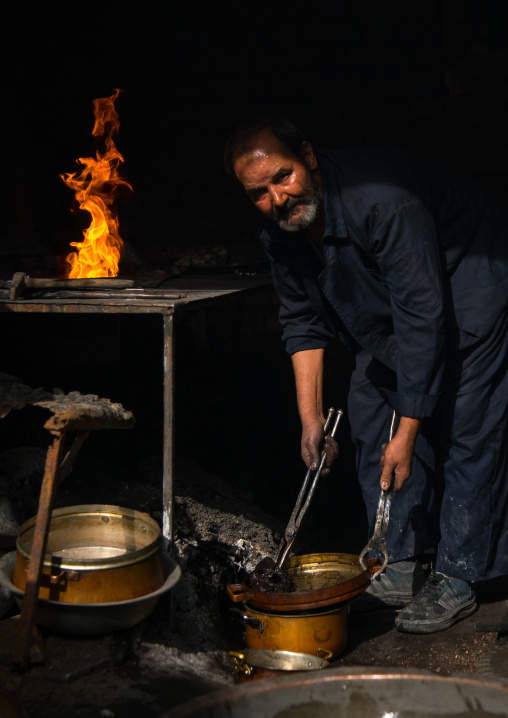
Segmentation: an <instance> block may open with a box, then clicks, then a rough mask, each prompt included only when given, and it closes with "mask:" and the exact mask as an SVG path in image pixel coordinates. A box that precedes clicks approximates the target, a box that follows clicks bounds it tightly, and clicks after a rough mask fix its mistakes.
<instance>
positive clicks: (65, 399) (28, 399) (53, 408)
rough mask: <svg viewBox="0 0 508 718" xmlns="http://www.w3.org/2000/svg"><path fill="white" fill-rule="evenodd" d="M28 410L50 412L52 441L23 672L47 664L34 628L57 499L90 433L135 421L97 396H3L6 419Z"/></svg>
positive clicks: (22, 627)
mask: <svg viewBox="0 0 508 718" xmlns="http://www.w3.org/2000/svg"><path fill="white" fill-rule="evenodd" d="M26 404H32V405H33V406H40V407H42V408H45V409H48V410H49V411H50V412H51V413H52V416H51V417H50V418H49V419H48V420H47V421H46V423H45V424H44V428H45V429H47V430H48V431H49V432H50V434H51V435H52V436H53V441H52V443H51V444H50V446H49V448H48V451H47V454H46V464H45V467H44V477H43V480H42V485H41V490H40V495H39V507H38V510H37V517H36V522H35V529H34V537H33V542H32V547H31V551H30V559H29V561H28V566H27V577H26V586H25V592H24V596H23V602H22V606H21V615H20V618H19V626H18V635H17V640H16V645H15V646H14V649H13V653H12V657H13V660H14V662H15V663H16V664H17V665H19V666H20V667H21V668H26V667H27V666H28V665H29V663H31V662H32V663H41V662H42V661H43V660H44V649H43V642H42V636H41V634H40V631H39V629H38V628H37V627H36V626H35V623H34V619H35V613H36V609H37V600H38V594H39V586H40V581H41V574H42V568H43V563H44V555H45V552H46V545H47V541H48V534H49V525H50V521H51V512H52V508H53V501H54V497H55V493H56V491H57V489H58V487H59V485H60V483H61V482H62V480H63V479H64V478H65V476H66V475H67V474H68V473H69V472H70V470H71V468H72V462H73V460H74V458H75V457H76V455H77V453H78V451H79V449H80V448H81V446H82V445H83V442H84V441H85V440H86V438H87V437H88V435H89V434H90V431H92V430H94V429H130V428H131V427H132V426H133V425H134V415H133V414H132V413H131V412H128V411H126V410H125V409H124V408H123V407H122V406H121V405H120V404H112V403H111V402H110V401H109V399H99V397H97V396H93V395H86V396H82V395H80V394H78V393H77V392H75V393H73V394H72V395H69V396H62V395H59V396H57V397H55V396H53V395H51V394H49V393H48V392H41V390H32V389H30V387H27V386H25V385H24V384H20V383H11V384H10V385H9V386H7V387H4V388H3V391H1V392H0V409H1V410H2V414H1V415H2V416H5V415H6V413H8V412H9V411H10V410H11V409H22V408H23V407H24V406H25V405H26ZM68 431H75V432H77V434H76V436H75V437H74V440H73V443H72V444H71V446H70V448H69V450H68V452H67V454H66V455H65V456H64V458H63V460H62V454H63V448H64V441H65V438H66V435H67V432H68Z"/></svg>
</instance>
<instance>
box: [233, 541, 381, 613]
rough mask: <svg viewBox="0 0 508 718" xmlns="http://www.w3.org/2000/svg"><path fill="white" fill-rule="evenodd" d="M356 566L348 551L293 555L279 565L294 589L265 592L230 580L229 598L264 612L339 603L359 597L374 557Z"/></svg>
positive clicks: (372, 569) (376, 564)
mask: <svg viewBox="0 0 508 718" xmlns="http://www.w3.org/2000/svg"><path fill="white" fill-rule="evenodd" d="M366 565H367V568H366V569H363V568H362V567H361V566H360V563H359V559H358V556H354V555H352V554H348V553H314V554H307V555H304V556H293V557H292V558H290V559H289V560H288V561H285V563H284V565H283V568H284V569H285V570H286V571H287V574H288V578H289V579H290V580H291V581H292V583H294V584H295V586H296V590H295V591H291V592H288V593H269V592H264V591H259V590H256V589H253V588H251V587H250V586H249V585H248V583H245V582H244V583H231V584H229V585H228V587H227V592H228V595H229V597H230V598H231V600H232V601H234V602H235V603H239V602H245V601H247V602H248V604H249V606H251V607H252V608H257V609H260V610H265V611H303V610H307V609H316V608H321V607H324V606H332V605H334V604H336V603H343V602H345V601H350V600H351V599H353V598H355V597H356V596H359V595H360V594H361V593H363V591H365V589H366V588H367V586H368V585H369V584H370V582H371V579H372V576H373V575H374V574H375V573H376V569H377V568H379V561H378V560H377V559H369V560H367V561H366Z"/></svg>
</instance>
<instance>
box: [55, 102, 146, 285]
mask: <svg viewBox="0 0 508 718" xmlns="http://www.w3.org/2000/svg"><path fill="white" fill-rule="evenodd" d="M119 94H120V90H117V89H115V91H114V93H113V94H112V95H111V97H103V98H100V99H97V100H94V101H93V104H94V116H95V124H94V128H93V130H92V135H93V136H94V137H97V138H103V140H102V145H103V148H104V151H103V152H102V153H101V152H100V151H99V150H97V152H96V155H95V158H94V157H80V158H79V159H77V160H76V162H78V163H79V164H81V165H83V169H82V170H81V171H80V172H74V173H72V174H71V173H69V174H62V175H60V177H61V178H62V179H63V181H64V182H65V184H66V185H67V186H68V187H70V188H71V189H72V190H74V191H75V193H76V201H77V202H78V204H79V208H80V209H84V210H86V211H87V212H89V213H90V214H91V216H92V221H91V224H90V226H89V227H88V229H86V230H85V231H84V233H83V234H84V239H83V241H82V242H71V246H73V247H77V252H76V251H73V252H71V253H70V254H68V255H67V256H66V258H65V261H66V265H67V266H66V270H67V277H69V278H70V279H78V278H82V277H116V276H117V275H118V271H119V270H118V263H119V261H120V255H121V251H122V247H123V242H122V238H121V237H120V234H119V233H118V217H117V213H116V209H115V205H114V201H115V198H116V196H117V194H118V189H119V188H120V187H122V186H123V187H128V188H129V189H130V190H132V186H131V185H130V184H129V183H128V182H127V181H126V180H124V179H122V178H121V176H120V173H119V167H120V165H121V164H122V163H123V162H124V158H123V157H122V155H121V154H120V152H119V151H118V150H117V148H116V146H115V143H114V142H113V137H112V136H113V135H114V134H117V133H118V128H119V127H120V122H119V120H118V113H117V112H116V110H115V101H116V99H117V97H118V95H119Z"/></svg>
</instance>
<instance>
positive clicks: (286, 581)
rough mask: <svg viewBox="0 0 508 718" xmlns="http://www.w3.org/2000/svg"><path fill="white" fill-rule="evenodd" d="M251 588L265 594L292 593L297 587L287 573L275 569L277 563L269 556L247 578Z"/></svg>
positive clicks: (246, 581)
mask: <svg viewBox="0 0 508 718" xmlns="http://www.w3.org/2000/svg"><path fill="white" fill-rule="evenodd" d="M245 583H246V584H247V585H248V586H249V588H252V589H254V590H255V591H262V592H263V593H291V592H293V591H296V586H295V584H294V583H293V581H291V579H290V578H289V576H288V574H287V571H283V570H282V569H280V568H275V561H274V560H273V559H272V558H269V557H268V556H267V557H266V558H263V559H261V561H260V562H259V563H258V565H257V566H256V568H255V569H254V571H252V572H251V573H250V574H249V575H248V576H247V578H246V580H245Z"/></svg>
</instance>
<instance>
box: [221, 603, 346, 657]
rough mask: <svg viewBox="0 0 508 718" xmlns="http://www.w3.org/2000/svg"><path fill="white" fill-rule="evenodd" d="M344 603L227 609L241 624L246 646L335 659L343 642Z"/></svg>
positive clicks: (344, 642)
mask: <svg viewBox="0 0 508 718" xmlns="http://www.w3.org/2000/svg"><path fill="white" fill-rule="evenodd" d="M348 609H349V606H348V605H344V604H341V605H339V606H335V607H334V608H333V609H332V610H330V609H325V610H323V609H318V610H314V611H304V612H298V613H297V612H294V611H293V612H291V613H280V612H268V611H259V610H258V609H254V608H252V607H251V606H249V605H248V604H245V605H244V607H243V610H240V609H238V608H232V609H231V612H232V613H234V614H235V615H236V616H238V617H239V618H241V619H242V620H243V621H244V623H245V639H246V643H247V647H248V648H252V649H272V650H281V651H294V652H296V653H308V654H313V655H323V654H328V655H329V656H330V657H332V658H336V657H337V656H338V655H339V654H340V653H342V651H343V650H344V648H345V647H346V642H347V615H348V612H349V611H348Z"/></svg>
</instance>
